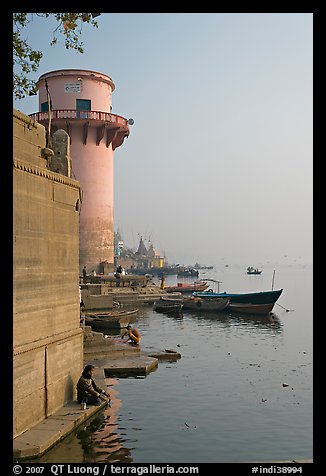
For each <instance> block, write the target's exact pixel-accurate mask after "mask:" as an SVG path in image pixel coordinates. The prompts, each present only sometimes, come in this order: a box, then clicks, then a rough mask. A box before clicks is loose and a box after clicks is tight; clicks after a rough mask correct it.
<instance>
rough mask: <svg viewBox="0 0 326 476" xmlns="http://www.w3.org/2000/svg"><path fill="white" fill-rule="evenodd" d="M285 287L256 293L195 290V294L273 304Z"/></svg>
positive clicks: (239, 301) (235, 300) (234, 300)
mask: <svg viewBox="0 0 326 476" xmlns="http://www.w3.org/2000/svg"><path fill="white" fill-rule="evenodd" d="M282 291H283V289H277V290H275V291H274V290H273V291H259V292H255V293H226V292H224V293H214V292H213V291H210V290H208V291H204V292H198V291H195V292H193V293H192V294H193V296H198V297H205V298H209V297H211V298H216V297H229V298H230V303H229V304H232V303H247V304H249V303H250V304H272V303H275V302H276V301H277V300H278V298H279V297H280V295H281V294H282Z"/></svg>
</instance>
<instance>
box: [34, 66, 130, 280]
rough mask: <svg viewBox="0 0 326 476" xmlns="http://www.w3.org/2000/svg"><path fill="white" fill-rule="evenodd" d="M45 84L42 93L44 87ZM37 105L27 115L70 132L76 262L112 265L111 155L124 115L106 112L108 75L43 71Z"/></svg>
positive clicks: (124, 130) (124, 127) (123, 129)
mask: <svg viewBox="0 0 326 476" xmlns="http://www.w3.org/2000/svg"><path fill="white" fill-rule="evenodd" d="M46 85H47V88H48V93H49V94H48V93H47V89H46ZM37 87H38V90H39V111H40V112H38V113H36V114H32V115H31V116H32V117H33V118H34V119H35V120H37V121H38V122H40V123H42V124H44V125H45V126H47V125H48V123H49V118H48V100H50V104H51V103H52V104H51V111H52V113H51V133H53V132H55V131H56V130H57V129H65V130H66V131H67V133H68V134H69V136H70V141H71V144H70V154H71V165H72V171H73V175H74V176H75V178H76V179H77V180H78V181H79V182H80V184H81V188H82V192H83V199H82V208H81V212H80V232H79V240H80V244H79V263H80V268H82V267H83V266H84V265H86V267H87V269H88V270H89V271H90V270H91V269H95V270H96V271H97V272H99V271H100V270H101V263H102V262H106V263H108V266H107V267H106V269H108V270H113V263H114V215H113V207H114V203H113V200H114V198H113V181H114V180H113V179H114V177H113V155H114V150H115V149H116V148H117V147H119V146H120V145H121V144H122V143H123V141H124V139H125V137H128V135H129V126H128V120H127V119H125V118H124V117H121V116H117V115H116V114H112V113H111V110H112V101H111V98H112V92H113V91H114V89H115V86H114V83H113V81H112V79H111V78H110V77H109V76H107V75H105V74H102V73H98V72H96V71H88V70H81V69H62V70H57V71H51V72H49V73H46V74H43V75H42V76H41V77H40V78H39V80H38V82H37Z"/></svg>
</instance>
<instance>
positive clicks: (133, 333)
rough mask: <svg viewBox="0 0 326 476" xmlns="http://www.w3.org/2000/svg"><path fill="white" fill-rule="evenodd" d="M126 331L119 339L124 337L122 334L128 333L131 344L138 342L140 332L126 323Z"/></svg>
mask: <svg viewBox="0 0 326 476" xmlns="http://www.w3.org/2000/svg"><path fill="white" fill-rule="evenodd" d="M126 329H127V330H126V332H125V333H124V334H123V335H122V337H121V339H123V338H124V336H126V335H128V336H129V341H128V342H130V343H131V344H139V342H140V339H141V336H140V333H139V331H138V330H137V329H133V328H132V327H131V325H128V326H127V327H126Z"/></svg>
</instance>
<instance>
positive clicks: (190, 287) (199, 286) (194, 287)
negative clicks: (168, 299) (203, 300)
mask: <svg viewBox="0 0 326 476" xmlns="http://www.w3.org/2000/svg"><path fill="white" fill-rule="evenodd" d="M208 287H209V285H208V284H207V283H206V282H203V283H194V284H185V283H178V285H177V286H165V288H164V291H165V292H167V293H175V292H177V293H182V294H192V293H193V292H195V291H198V292H203V291H205V289H207V288H208Z"/></svg>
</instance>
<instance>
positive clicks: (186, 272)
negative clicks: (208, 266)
mask: <svg viewBox="0 0 326 476" xmlns="http://www.w3.org/2000/svg"><path fill="white" fill-rule="evenodd" d="M178 276H195V277H197V278H198V276H199V271H198V269H194V268H184V269H181V270H180V271H178Z"/></svg>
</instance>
